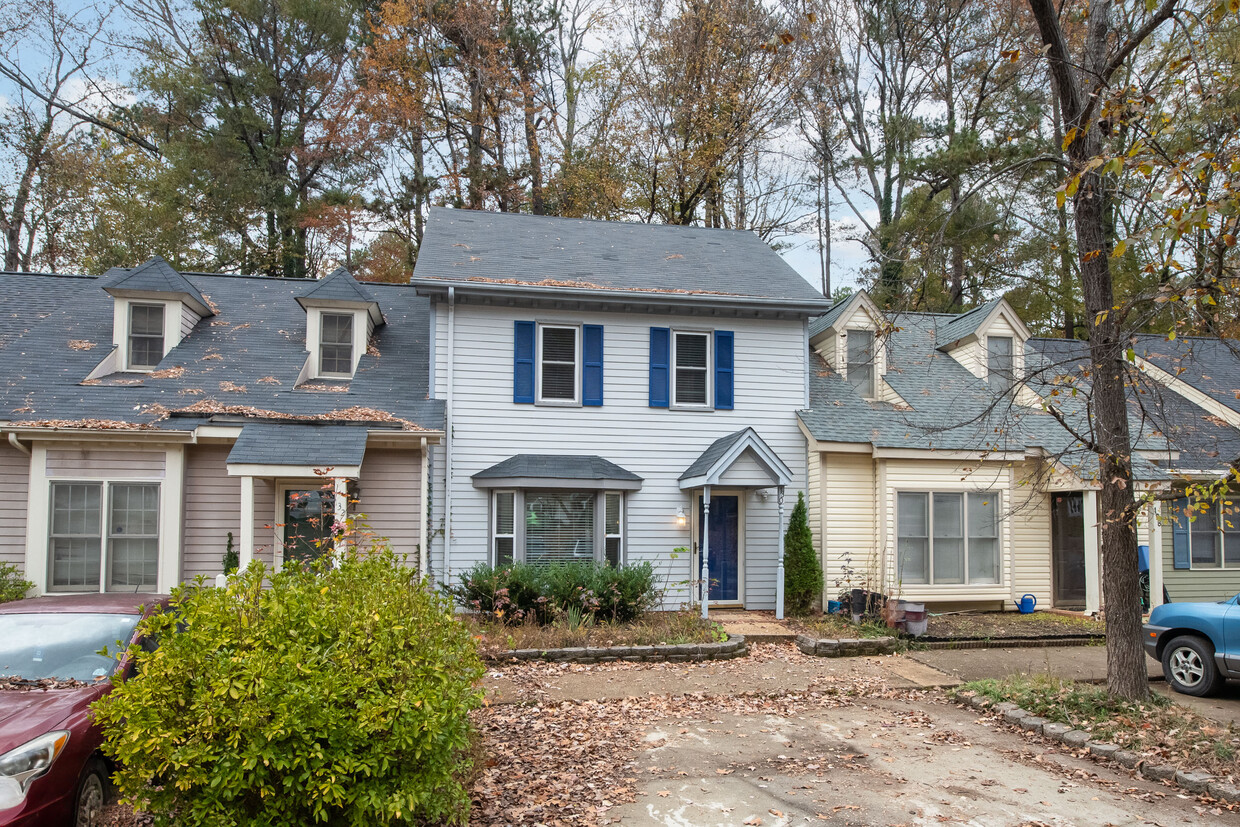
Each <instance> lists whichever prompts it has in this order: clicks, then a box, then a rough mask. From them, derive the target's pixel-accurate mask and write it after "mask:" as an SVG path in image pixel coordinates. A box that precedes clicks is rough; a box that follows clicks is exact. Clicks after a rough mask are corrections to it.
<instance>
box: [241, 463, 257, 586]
mask: <svg viewBox="0 0 1240 827" xmlns="http://www.w3.org/2000/svg"><path fill="white" fill-rule="evenodd" d="M253 560H254V478H253V477H249V476H245V477H242V478H241V547H240V548H238V549H237V568H238V570H244V569H245V568H246V567H247V566H249V565H250V563H251V562H252V561H253Z"/></svg>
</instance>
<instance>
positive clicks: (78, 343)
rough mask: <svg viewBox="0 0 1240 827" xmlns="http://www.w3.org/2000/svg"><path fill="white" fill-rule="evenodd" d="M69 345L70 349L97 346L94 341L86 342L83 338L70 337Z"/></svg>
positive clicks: (86, 348) (85, 348)
mask: <svg viewBox="0 0 1240 827" xmlns="http://www.w3.org/2000/svg"><path fill="white" fill-rule="evenodd" d="M69 347H70V349H72V350H91V349H93V348H95V347H98V345H96V344H95V343H94V342H88V341H86V340H85V339H70V340H69Z"/></svg>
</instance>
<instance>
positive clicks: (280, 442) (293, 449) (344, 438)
mask: <svg viewBox="0 0 1240 827" xmlns="http://www.w3.org/2000/svg"><path fill="white" fill-rule="evenodd" d="M366 430H367V429H366V427H365V426H358V425H318V424H304V425H303V424H293V423H279V424H273V423H258V422H255V423H251V424H249V425H246V426H245V427H244V428H242V429H241V435H240V436H239V437H237V441H236V442H235V443H233V447H232V451H230V452H229V454H228V464H229V465H313V466H315V467H316V468H317V467H333V466H340V465H361V464H362V456H363V455H364V454H365V453H366Z"/></svg>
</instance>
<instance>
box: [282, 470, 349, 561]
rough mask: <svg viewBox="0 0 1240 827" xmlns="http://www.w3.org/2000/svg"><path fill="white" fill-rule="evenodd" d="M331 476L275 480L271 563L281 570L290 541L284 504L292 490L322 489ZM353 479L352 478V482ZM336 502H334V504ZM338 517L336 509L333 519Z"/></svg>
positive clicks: (332, 551) (329, 552)
mask: <svg viewBox="0 0 1240 827" xmlns="http://www.w3.org/2000/svg"><path fill="white" fill-rule="evenodd" d="M328 479H329V478H327V477H323V478H316V479H309V478H307V479H302V480H298V479H295V478H286V479H277V480H275V481H274V482H273V484H272V488H273V490H274V491H275V515H274V517H273V518H272V522H271V525H272V526H273V528H274V540H275V543H274V548H273V550H272V554H271V564H272V566H273V567H274V568H275V569H276V570H277V571H279V570H280V569H281V568H283V567H284V559H285V555H284V546H285V544H286V543H287V541H288V524H287V521H286V520H285V515H284V504H285V502H286V501H287V499H288V492H290V491H321V490H323V484H324V482H325V481H326V480H328ZM352 482H353V480H350V483H352ZM334 505H335V503H333V506H334ZM335 517H336V513H335V510H334V509H333V511H332V520H333V522H334V520H335ZM333 553H335V548H334V547H333V548H332V549H331V550H328V551H324V554H333Z"/></svg>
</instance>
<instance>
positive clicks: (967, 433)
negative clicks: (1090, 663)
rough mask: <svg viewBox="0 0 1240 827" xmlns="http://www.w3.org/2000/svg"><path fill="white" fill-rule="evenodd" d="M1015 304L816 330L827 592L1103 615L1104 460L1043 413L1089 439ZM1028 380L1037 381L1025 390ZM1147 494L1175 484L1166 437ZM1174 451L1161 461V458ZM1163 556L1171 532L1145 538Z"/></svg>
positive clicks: (1146, 436)
mask: <svg viewBox="0 0 1240 827" xmlns="http://www.w3.org/2000/svg"><path fill="white" fill-rule="evenodd" d="M1050 341H1051V340H1035V339H1031V337H1030V336H1029V331H1028V329H1027V327H1026V326H1025V324H1024V323H1023V322H1022V320H1021V319H1020V318H1019V317H1018V316H1017V314H1016V313H1015V311H1014V310H1013V309H1012V308H1011V306H1009V305H1008V304H1007V302H1005V301H1004V300H1002V299H999V300H996V301H993V302H990V303H988V304H985V305H982V306H981V307H978V308H977V309H975V310H972V311H970V312H968V313H964V314H960V315H945V314H933V313H902V314H893V315H891V316H886V315H885V314H883V313H882V312H881V311H880V309H879V308H878V307H877V306H876V305H875V304H874V302H873V301H871V300H870V298H869V297H868V296H867V295H866V294H865V293H864V292H861V293H857V294H855V295H853V296H852V297H850V298H848V299H847V300H845V301H842V302H839V303H837V304H836V305H835V306H833V307H832V308H831V310H830V311H829V312H828V313H826V314H825V315H823V316H822V317H820V318H818V319H816V320H814V322H813V323H812V325H811V328H810V352H809V357H810V361H811V366H810V374H811V385H810V405H809V407H808V409H807V410H804V411H802V412H800V414H799V420H800V424H801V427H802V429H803V431H804V433H805V436H806V439H807V440H808V443H809V465H808V476H809V487H810V491H811V497H810V518H811V520H810V521H811V529H812V530H813V533H814V538H815V542H816V543H817V544H819V547H820V549H821V552H822V559H823V568H824V576H825V578H826V593H825V595H824V599H826V598H834V597H835V596H836V594H837V593H839V592H840V591H842V590H844V589H847V588H871V589H876V590H880V591H883V592H884V593H888V594H898V595H900V596H901V597H903V598H905V599H908V600H914V601H923V602H926V603H930V604H932V605H933V606H935V607H937V608H952V607H959V608H978V609H980V608H991V609H993V608H1012V606H1013V601H1014V600H1018V599H1019V598H1020V597H1021V596H1022V595H1024V594H1026V593H1032V594H1034V595H1036V597H1037V599H1038V605H1039V606H1041V607H1047V608H1049V607H1051V606H1058V607H1063V608H1073V609H1083V610H1086V611H1091V612H1092V611H1097V610H1098V609H1099V608H1100V607H1101V600H1102V598H1101V555H1100V551H1099V537H1098V532H1097V530H1096V526H1097V523H1098V510H1097V488H1098V485H1097V481H1096V476H1097V474H1096V468H1097V464H1096V460H1095V458H1094V457H1093V456H1092V455H1091V454H1090V453H1089V452H1088V451H1086V450H1084V449H1083V448H1082V446H1081V444H1080V443H1079V442H1078V441H1077V440H1075V439H1074V438H1073V437H1072V436H1071V435H1070V434H1069V433H1068V431H1067V430H1065V429H1064V427H1062V426H1061V425H1060V424H1059V423H1058V422H1057V421H1056V420H1055V419H1054V418H1052V417H1051V416H1050V415H1048V414H1047V413H1046V412H1045V410H1044V408H1043V403H1042V396H1041V395H1040V394H1045V395H1046V398H1047V399H1050V400H1051V401H1052V402H1053V404H1055V405H1056V407H1057V408H1059V409H1060V410H1061V411H1062V412H1063V414H1064V416H1065V417H1066V418H1068V421H1069V423H1070V424H1071V423H1073V422H1079V423H1080V424H1081V425H1082V426H1084V425H1085V419H1084V412H1083V411H1082V410H1081V404H1082V402H1081V400H1083V398H1084V397H1083V396H1082V397H1081V398H1080V399H1076V398H1075V397H1073V395H1072V394H1071V393H1070V392H1068V391H1067V389H1065V390H1064V392H1062V393H1061V394H1060V395H1058V396H1055V397H1052V396H1051V393H1052V391H1053V390H1054V388H1055V387H1056V385H1055V384H1054V382H1055V379H1056V377H1057V376H1058V375H1059V374H1060V373H1061V372H1063V371H1061V370H1060V366H1059V365H1058V364H1057V363H1056V360H1055V359H1054V358H1048V357H1047V356H1046V355H1045V354H1044V353H1043V352H1042V350H1039V348H1040V347H1046V346H1044V345H1043V342H1050ZM1018 380H1023V381H1018ZM1134 427H1135V428H1136V430H1135V431H1134V433H1137V434H1138V436H1139V439H1138V448H1139V450H1138V452H1137V455H1136V456H1134V459H1133V467H1134V475H1135V477H1136V479H1137V480H1138V488H1139V489H1140V490H1147V489H1150V488H1154V487H1161V486H1164V485H1165V484H1166V481H1167V479H1168V473H1167V471H1166V470H1165V469H1163V468H1160V467H1158V465H1157V464H1156V463H1155V462H1154V461H1153V459H1156V458H1157V457H1159V456H1163V455H1166V454H1167V452H1168V449H1167V442H1166V440H1165V439H1163V438H1162V437H1160V436H1159V435H1158V434H1157V433H1155V432H1154V431H1153V430H1152V429H1150V428H1148V427H1146V428H1142V427H1141V423H1139V422H1137V423H1135V425H1134ZM1159 452H1161V453H1159ZM1138 529H1139V532H1140V536H1141V541H1142V542H1150V541H1151V538H1152V537H1153V536H1154V535H1155V534H1156V533H1157V531H1158V526H1157V524H1156V520H1155V519H1154V518H1153V514H1152V513H1149V514H1146V515H1145V517H1144V519H1142V520H1141V521H1140V522H1139V526H1138Z"/></svg>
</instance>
